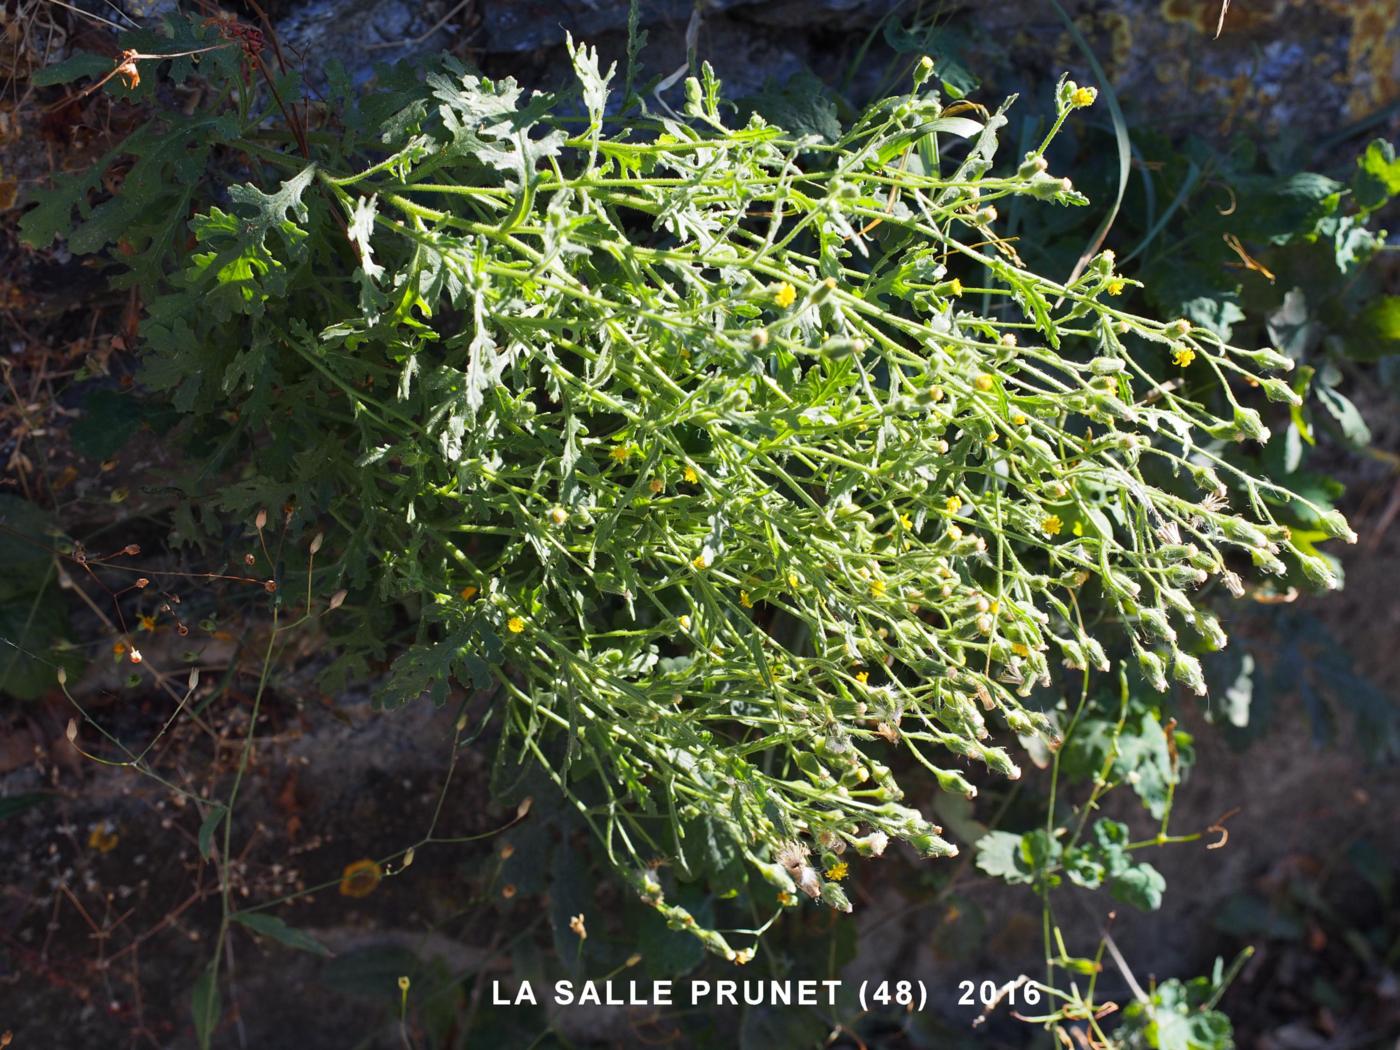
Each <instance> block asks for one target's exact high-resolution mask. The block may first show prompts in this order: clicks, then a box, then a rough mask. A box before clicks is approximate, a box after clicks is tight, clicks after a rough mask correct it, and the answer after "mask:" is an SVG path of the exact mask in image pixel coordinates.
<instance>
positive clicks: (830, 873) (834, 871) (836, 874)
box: [826, 860, 851, 881]
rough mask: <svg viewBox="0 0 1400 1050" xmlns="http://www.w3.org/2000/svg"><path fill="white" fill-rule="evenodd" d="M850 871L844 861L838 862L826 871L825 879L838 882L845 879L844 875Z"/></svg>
mask: <svg viewBox="0 0 1400 1050" xmlns="http://www.w3.org/2000/svg"><path fill="white" fill-rule="evenodd" d="M850 870H851V868H850V865H849V864H847V863H846V862H845V861H844V860H838V861H837V862H836V863H835V864H833V865H832V866H831V867H829V868H827V869H826V877H827V878H828V879H832V880H835V881H839V880H841V879H844V878H845V877H846V874H847V873H848V872H849V871H850Z"/></svg>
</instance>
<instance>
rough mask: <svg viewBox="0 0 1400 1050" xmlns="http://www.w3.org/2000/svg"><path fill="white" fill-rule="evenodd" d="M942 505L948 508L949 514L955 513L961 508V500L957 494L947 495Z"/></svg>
mask: <svg viewBox="0 0 1400 1050" xmlns="http://www.w3.org/2000/svg"><path fill="white" fill-rule="evenodd" d="M943 506H944V507H946V508H947V509H948V513H949V514H956V513H957V512H958V511H960V510H962V500H960V499H958V497H957V496H949V497H948V498H947V499H945V500H944V501H943Z"/></svg>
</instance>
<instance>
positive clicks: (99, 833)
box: [88, 820, 118, 853]
mask: <svg viewBox="0 0 1400 1050" xmlns="http://www.w3.org/2000/svg"><path fill="white" fill-rule="evenodd" d="M117 842H118V836H117V829H116V826H115V825H114V824H113V823H112V822H111V821H110V820H104V821H101V822H100V823H97V824H94V825H93V826H92V830H91V831H90V832H88V848H89V849H95V850H97V852H98V853H111V852H112V850H114V849H116V848H117Z"/></svg>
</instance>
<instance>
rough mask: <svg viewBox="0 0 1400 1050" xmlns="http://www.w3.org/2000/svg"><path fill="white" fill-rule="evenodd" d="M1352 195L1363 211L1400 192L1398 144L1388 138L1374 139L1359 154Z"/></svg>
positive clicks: (1381, 203)
mask: <svg viewBox="0 0 1400 1050" xmlns="http://www.w3.org/2000/svg"><path fill="white" fill-rule="evenodd" d="M1351 192H1352V196H1354V197H1355V198H1356V203H1357V205H1358V206H1359V207H1360V208H1361V210H1362V211H1367V212H1370V211H1375V210H1376V209H1377V208H1380V207H1382V206H1383V205H1385V204H1386V203H1387V202H1388V201H1389V200H1390V198H1392V197H1394V196H1396V195H1397V194H1400V159H1397V158H1396V156H1395V147H1394V145H1392V144H1391V143H1389V142H1387V141H1386V140H1385V139H1375V140H1374V141H1372V142H1371V144H1370V145H1369V146H1367V147H1366V152H1364V153H1362V154H1361V156H1359V157H1357V158H1356V174H1355V175H1354V176H1353V177H1352V180H1351Z"/></svg>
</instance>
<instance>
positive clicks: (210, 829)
mask: <svg viewBox="0 0 1400 1050" xmlns="http://www.w3.org/2000/svg"><path fill="white" fill-rule="evenodd" d="M226 813H228V807H227V806H215V807H214V808H213V809H211V810H210V811H209V812H208V813H207V814H206V815H205V817H204V819H203V820H202V821H200V822H199V855H200V856H201V857H212V856H213V855H214V832H215V830H217V828H218V827H219V821H221V820H223V818H224V815H225V814H226Z"/></svg>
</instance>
